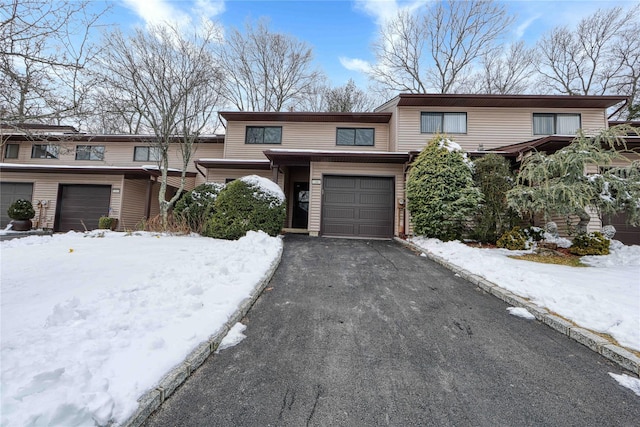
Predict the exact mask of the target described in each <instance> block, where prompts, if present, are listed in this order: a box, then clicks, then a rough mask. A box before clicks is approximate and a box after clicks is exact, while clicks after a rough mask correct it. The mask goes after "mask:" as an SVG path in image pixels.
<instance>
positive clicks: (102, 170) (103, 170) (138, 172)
mask: <svg viewBox="0 0 640 427" xmlns="http://www.w3.org/2000/svg"><path fill="white" fill-rule="evenodd" d="M0 172H3V173H5V172H29V173H68V174H80V175H123V176H124V177H125V178H127V179H143V178H149V177H159V176H160V175H161V173H160V169H158V167H157V166H141V167H130V168H128V167H114V166H64V165H35V164H18V163H0ZM167 175H168V176H170V177H179V176H181V171H179V170H177V169H169V171H167ZM185 176H186V177H189V178H192V177H195V176H196V173H195V172H186V174H185Z"/></svg>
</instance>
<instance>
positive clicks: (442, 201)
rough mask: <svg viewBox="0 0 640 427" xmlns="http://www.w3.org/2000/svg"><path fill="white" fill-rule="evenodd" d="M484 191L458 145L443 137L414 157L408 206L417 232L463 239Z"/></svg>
mask: <svg viewBox="0 0 640 427" xmlns="http://www.w3.org/2000/svg"><path fill="white" fill-rule="evenodd" d="M481 201H482V194H481V193H480V191H479V190H478V188H476V187H475V186H474V184H473V178H472V171H471V165H470V163H469V162H468V160H467V159H466V157H465V156H464V154H463V153H462V151H461V150H460V149H459V146H458V145H457V144H455V143H453V142H451V141H449V140H447V139H445V138H443V137H441V136H437V137H435V138H434V139H432V140H431V141H430V142H429V143H428V144H427V145H426V147H425V148H424V149H423V150H422V152H421V153H420V154H419V155H418V157H417V158H416V159H415V161H414V162H413V164H412V165H411V170H410V171H409V177H408V179H407V207H408V209H409V212H411V219H412V221H413V227H414V232H415V233H416V234H417V235H423V236H426V237H435V238H438V239H441V240H444V241H448V240H455V239H460V238H461V237H462V236H463V234H464V233H465V231H467V228H468V225H469V218H470V217H471V216H472V215H473V214H474V213H475V212H477V210H478V205H479V203H480V202H481Z"/></svg>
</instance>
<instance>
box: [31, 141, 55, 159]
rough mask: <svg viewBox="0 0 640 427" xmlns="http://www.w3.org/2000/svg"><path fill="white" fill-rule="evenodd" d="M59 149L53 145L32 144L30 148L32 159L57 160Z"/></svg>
mask: <svg viewBox="0 0 640 427" xmlns="http://www.w3.org/2000/svg"><path fill="white" fill-rule="evenodd" d="M59 154H60V147H59V146H57V145H53V144H33V146H32V147H31V158H32V159H57V158H58V156H59Z"/></svg>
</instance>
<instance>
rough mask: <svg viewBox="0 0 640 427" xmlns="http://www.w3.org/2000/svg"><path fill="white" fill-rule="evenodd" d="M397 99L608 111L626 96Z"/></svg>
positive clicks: (426, 103) (416, 96) (402, 97)
mask: <svg viewBox="0 0 640 427" xmlns="http://www.w3.org/2000/svg"><path fill="white" fill-rule="evenodd" d="M396 100H397V105H398V106H415V107H505V108H517V107H530V108H609V107H611V106H613V105H616V104H618V103H620V102H623V101H626V100H627V97H625V96H569V95H478V94H469V95H454V94H400V95H398V97H397V98H396ZM387 105H388V104H387Z"/></svg>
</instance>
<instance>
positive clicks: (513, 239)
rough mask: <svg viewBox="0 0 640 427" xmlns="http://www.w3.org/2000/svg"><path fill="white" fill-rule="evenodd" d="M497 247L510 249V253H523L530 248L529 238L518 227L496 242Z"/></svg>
mask: <svg viewBox="0 0 640 427" xmlns="http://www.w3.org/2000/svg"><path fill="white" fill-rule="evenodd" d="M496 246H498V247H499V248H505V249H509V250H510V251H522V250H525V249H528V248H529V245H528V242H527V236H526V235H525V233H524V231H522V229H521V228H520V227H518V226H515V227H513V228H512V229H511V230H509V231H507V232H506V233H504V234H503V235H502V236H500V238H499V239H498V241H497V242H496Z"/></svg>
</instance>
